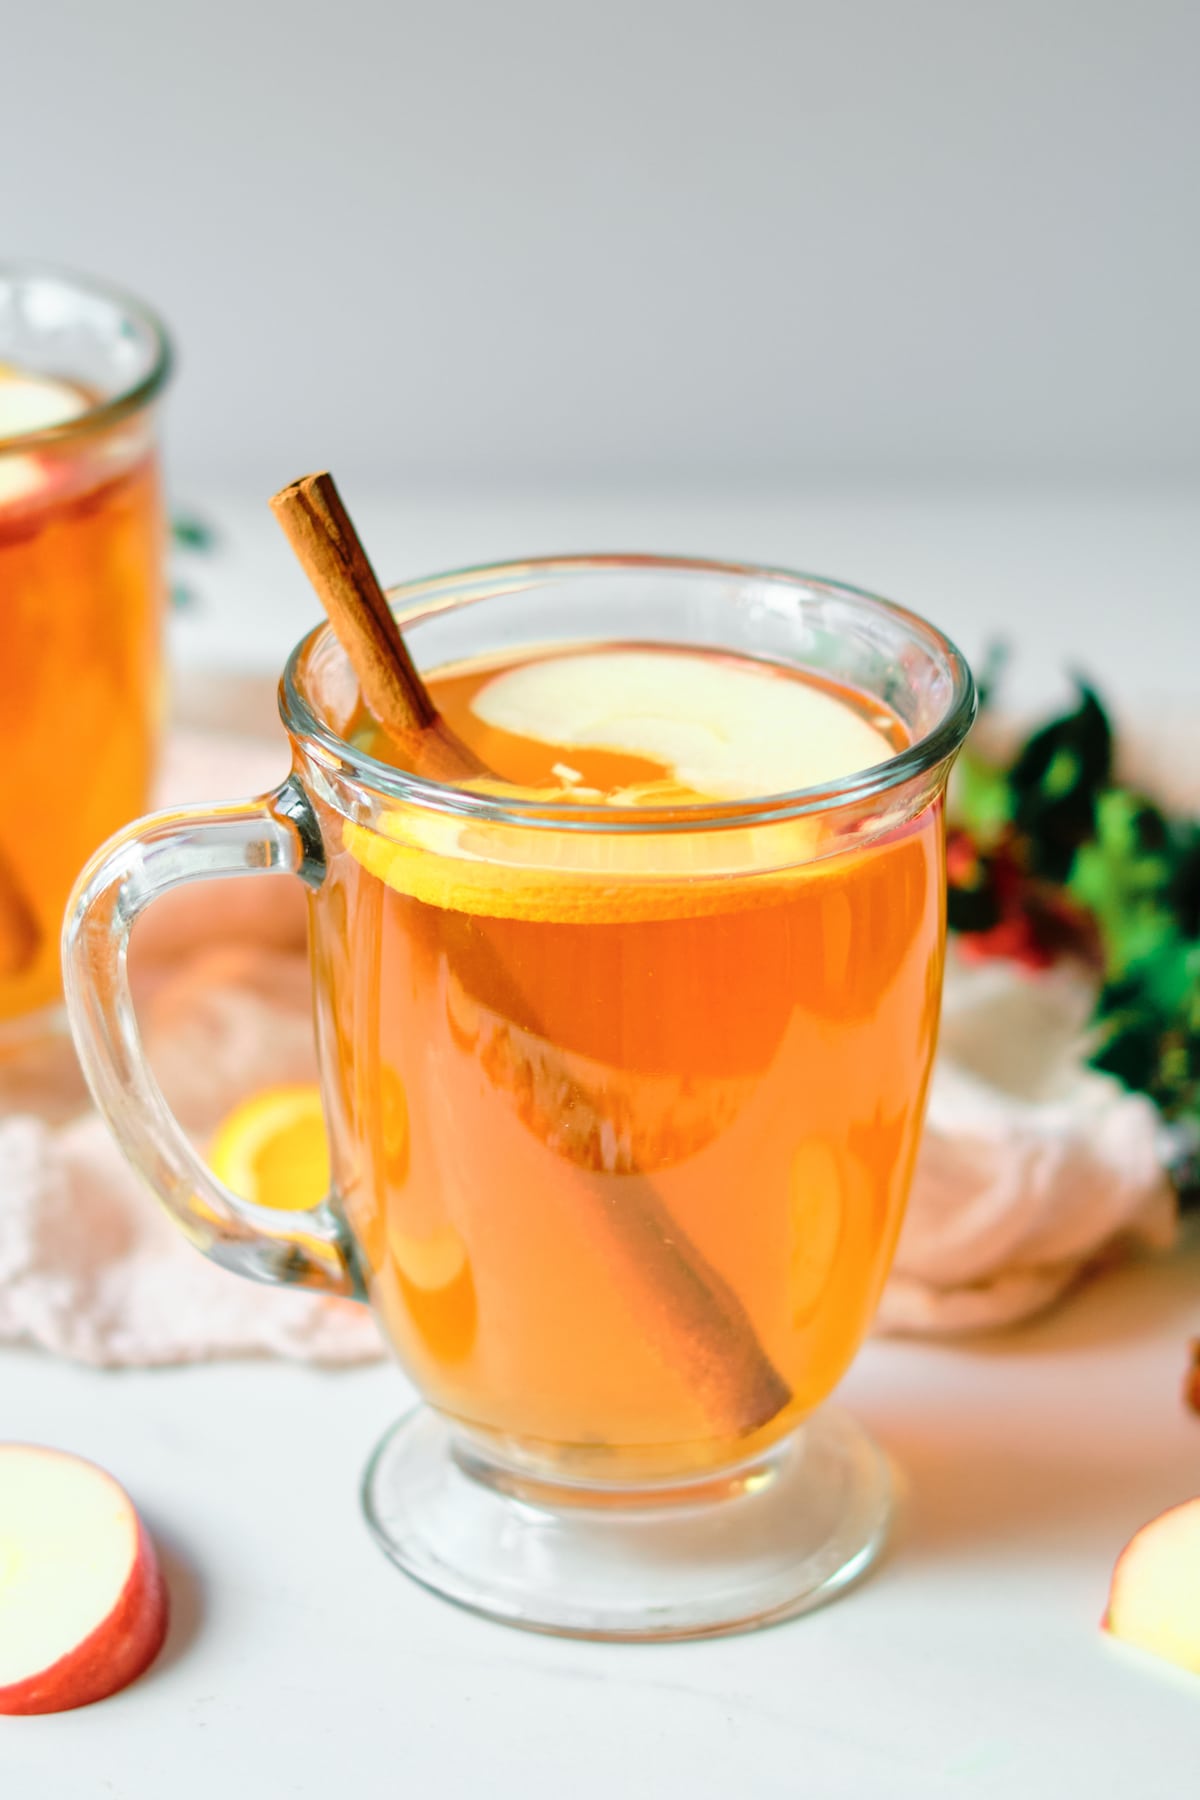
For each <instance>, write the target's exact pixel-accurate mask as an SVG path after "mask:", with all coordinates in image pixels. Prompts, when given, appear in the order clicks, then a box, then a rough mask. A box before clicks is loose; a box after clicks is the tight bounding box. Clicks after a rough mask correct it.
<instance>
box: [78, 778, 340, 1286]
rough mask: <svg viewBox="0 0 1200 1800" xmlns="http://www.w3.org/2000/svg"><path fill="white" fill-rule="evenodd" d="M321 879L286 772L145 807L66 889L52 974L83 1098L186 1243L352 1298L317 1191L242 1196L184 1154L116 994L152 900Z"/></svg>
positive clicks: (311, 827)
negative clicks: (300, 1205)
mask: <svg viewBox="0 0 1200 1800" xmlns="http://www.w3.org/2000/svg"><path fill="white" fill-rule="evenodd" d="M279 871H286V872H288V873H290V874H293V875H298V876H299V877H300V879H301V880H302V881H304V882H306V883H307V884H308V885H309V886H311V887H317V886H319V885H320V882H321V879H322V877H323V875H324V873H325V861H324V855H323V851H322V847H321V836H320V831H319V829H318V827H317V822H316V819H315V818H314V816H313V812H312V808H311V807H310V806H309V803H308V800H307V798H306V797H305V795H304V792H303V790H302V789H301V787H300V785H299V783H298V782H297V781H296V780H295V778H294V777H291V776H289V778H288V779H287V780H286V781H285V782H283V783H282V784H281V785H280V786H279V787H278V788H276V789H275V791H274V792H273V793H270V794H265V795H263V796H262V797H261V798H259V799H256V800H249V801H237V802H234V803H232V804H230V805H227V806H219V807H208V806H203V807H181V808H179V809H178V810H176V811H173V812H163V813H156V814H152V815H151V816H150V817H149V818H146V819H142V820H140V821H139V822H138V823H137V824H136V825H132V826H130V827H129V829H128V830H126V831H123V832H121V833H120V834H119V835H118V836H117V837H114V838H112V839H111V840H110V841H109V842H108V843H107V844H106V845H105V846H104V847H103V849H102V850H100V851H99V852H98V854H97V855H96V857H95V858H93V860H92V862H91V863H89V864H88V866H87V868H86V869H85V870H84V871H83V873H82V875H81V876H80V878H79V881H78V882H77V884H76V887H75V892H74V894H73V895H72V897H71V901H70V904H69V906H68V908H67V917H66V923H65V925H64V927H63V977H64V986H65V991H66V999H67V1011H68V1015H69V1017H70V1021H71V1030H72V1033H73V1035H74V1038H75V1047H76V1050H77V1051H78V1053H79V1060H80V1063H81V1065H82V1067H83V1072H84V1075H85V1076H86V1078H87V1083H88V1086H89V1087H90V1089H91V1091H92V1097H93V1099H94V1100H95V1102H96V1105H97V1107H98V1108H99V1110H100V1112H101V1113H102V1114H103V1115H104V1117H105V1119H106V1120H107V1121H108V1124H109V1126H110V1128H111V1129H112V1131H113V1132H114V1134H115V1135H116V1137H117V1139H118V1141H119V1143H120V1144H121V1146H122V1148H123V1150H124V1151H125V1154H126V1156H127V1157H128V1158H129V1160H130V1161H131V1162H132V1163H133V1165H134V1167H135V1168H136V1169H137V1170H138V1171H139V1173H140V1174H141V1175H142V1176H143V1177H144V1178H145V1180H146V1181H147V1182H148V1183H149V1184H150V1187H151V1188H152V1189H153V1191H154V1193H155V1194H156V1195H157V1196H158V1198H159V1199H160V1200H161V1201H162V1202H163V1204H164V1205H165V1206H166V1208H167V1210H168V1212H169V1213H170V1214H171V1216H172V1218H174V1219H175V1221H176V1223H177V1224H178V1225H180V1226H181V1227H182V1229H183V1230H184V1232H185V1233H186V1234H187V1236H188V1237H189V1238H190V1240H191V1241H192V1243H193V1244H195V1245H196V1247H197V1248H198V1249H200V1250H203V1251H204V1253H205V1255H206V1256H210V1257H211V1258H212V1259H213V1261H214V1262H217V1263H220V1264H221V1265H222V1267H224V1268H226V1269H233V1270H235V1271H236V1272H237V1273H238V1274H239V1275H248V1276H250V1277H251V1278H252V1279H254V1280H256V1281H270V1282H282V1283H285V1284H287V1285H290V1286H296V1287H305V1288H316V1289H319V1290H321V1291H322V1292H324V1293H328V1294H342V1295H348V1296H351V1297H353V1298H355V1299H362V1298H363V1287H362V1283H361V1281H360V1279H359V1276H358V1273H357V1267H356V1263H355V1258H354V1252H353V1248H352V1245H351V1240H350V1236H349V1233H348V1231H347V1230H346V1227H345V1225H344V1223H343V1222H342V1219H341V1217H340V1215H339V1213H338V1211H337V1209H336V1207H335V1206H334V1204H333V1203H332V1201H331V1200H330V1199H328V1198H327V1199H325V1200H323V1201H322V1202H321V1203H320V1205H319V1206H316V1207H313V1208H311V1209H310V1210H308V1211H305V1212H283V1211H278V1210H276V1209H275V1208H274V1207H265V1206H255V1205H253V1204H252V1203H251V1202H249V1201H246V1200H241V1199H239V1198H238V1196H237V1195H236V1194H234V1193H232V1192H231V1191H230V1189H229V1188H227V1187H226V1186H225V1184H224V1183H223V1182H221V1181H218V1180H217V1178H216V1176H215V1175H214V1174H213V1173H212V1171H211V1169H209V1168H208V1167H206V1165H205V1163H204V1161H203V1159H202V1158H201V1157H200V1156H198V1155H197V1153H196V1151H195V1150H194V1149H193V1147H192V1145H191V1143H190V1142H189V1140H188V1138H187V1136H186V1134H185V1133H184V1131H183V1128H182V1126H181V1125H180V1124H179V1121H178V1120H177V1119H176V1118H175V1116H174V1114H173V1113H172V1112H171V1110H170V1108H169V1107H168V1105H167V1103H166V1100H165V1099H164V1097H163V1094H162V1090H161V1089H160V1087H159V1085H158V1083H157V1081H156V1080H155V1078H154V1076H153V1074H152V1073H151V1070H150V1066H149V1064H148V1063H147V1061H146V1056H145V1051H144V1049H143V1047H142V1041H141V1037H140V1034H139V1032H138V1027H137V1019H136V1017H135V1014H134V1008H133V996H132V994H131V992H130V988H129V973H128V966H127V962H128V950H129V934H130V932H131V931H132V929H133V925H134V922H135V920H137V919H138V918H139V917H140V916H141V914H142V913H143V912H145V910H146V908H147V907H148V906H149V905H151V903H152V902H153V901H155V900H157V899H159V898H161V896H162V895H163V894H167V893H170V892H171V891H172V890H173V889H175V888H178V887H183V886H184V885H185V884H186V883H188V882H191V881H212V880H218V879H222V878H224V877H226V876H231V875H263V874H272V873H276V872H279Z"/></svg>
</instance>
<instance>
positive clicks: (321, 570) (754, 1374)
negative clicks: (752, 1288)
mask: <svg viewBox="0 0 1200 1800" xmlns="http://www.w3.org/2000/svg"><path fill="white" fill-rule="evenodd" d="M271 510H272V511H273V512H274V514H275V517H276V518H277V519H278V520H279V522H280V524H281V525H282V527H283V529H284V531H285V533H286V534H287V537H288V541H289V542H290V543H291V545H292V548H293V550H294V551H295V552H296V555H297V557H298V558H299V560H300V563H301V565H302V567H303V568H304V571H305V573H306V574H307V576H308V578H309V580H310V581H311V582H312V585H313V587H314V589H315V590H316V593H317V596H318V598H319V599H320V601H321V604H322V605H323V607H324V608H325V611H326V613H327V614H328V615H329V620H330V623H331V625H332V626H333V629H334V632H335V633H336V635H337V638H338V641H339V642H340V644H341V646H342V648H343V650H344V651H345V652H346V655H347V657H348V658H349V660H350V663H351V665H352V667H353V669H354V672H355V674H356V675H357V676H358V682H359V687H360V689H361V690H362V695H363V699H364V701H365V702H366V704H367V706H368V708H369V709H370V711H371V712H372V713H374V715H375V717H376V718H377V719H378V721H379V723H380V724H381V725H382V726H383V727H384V729H385V730H386V731H387V732H388V734H389V736H391V737H393V738H395V739H397V740H398V741H399V743H400V744H401V746H402V747H403V748H404V750H405V752H406V755H407V756H408V758H409V759H410V760H411V763H412V766H413V769H414V772H415V773H417V774H420V775H427V776H429V777H430V778H431V779H434V780H443V781H455V780H461V779H465V778H468V777H470V776H472V775H474V776H479V775H481V774H487V773H489V771H488V770H486V769H485V768H484V765H483V764H482V763H481V762H480V760H479V758H478V757H477V756H476V755H475V753H474V751H472V750H471V749H470V748H469V746H467V745H466V744H464V743H463V741H462V739H461V738H459V737H457V736H456V735H455V734H454V733H453V732H452V731H451V730H450V728H449V727H448V726H447V725H446V723H445V721H444V720H443V719H442V717H441V715H440V713H439V712H438V710H437V707H436V706H435V704H434V702H433V699H432V697H431V695H430V693H429V690H428V689H427V688H426V686H425V684H424V682H423V681H422V680H421V677H420V675H419V674H418V673H417V670H416V667H415V665H414V663H413V661H412V658H411V657H410V655H409V653H408V647H407V645H406V644H405V642H404V638H403V636H402V634H401V631H400V627H399V626H398V625H397V623H396V620H395V617H394V615H393V613H392V610H391V608H390V607H389V605H388V602H387V597H386V595H385V594H384V592H383V589H382V588H381V587H380V585H379V582H378V580H377V579H376V576H375V572H374V570H373V569H372V567H371V564H370V561H369V559H368V557H367V554H366V551H365V550H364V549H363V546H362V543H361V542H360V540H359V537H358V533H357V532H356V531H355V529H354V525H353V523H352V521H351V519H350V517H349V514H348V513H347V512H346V509H345V507H344V506H343V505H342V501H341V498H340V496H339V494H338V491H337V488H336V487H335V486H334V482H333V477H332V476H331V475H329V474H328V473H322V474H317V475H306V476H304V477H303V478H302V479H301V480H299V481H294V482H292V483H291V484H290V485H289V486H288V487H285V488H282V489H281V490H280V492H279V493H277V494H276V495H275V496H274V497H273V499H272V500H271ZM578 1098H579V1096H578V1095H575V1094H572V1093H569V1092H568V1093H567V1095H566V1100H567V1103H568V1104H573V1103H574V1102H575V1101H576V1100H577V1099H578ZM590 1103H591V1107H592V1110H593V1112H594V1113H595V1114H596V1116H597V1118H599V1117H600V1115H601V1113H602V1109H603V1105H604V1099H603V1096H602V1095H599V1094H598V1095H595V1096H591V1097H590ZM533 1123H537V1124H538V1125H539V1126H540V1127H541V1128H542V1130H543V1132H544V1128H545V1125H546V1122H545V1121H544V1120H542V1121H531V1125H532V1124H533ZM626 1174H627V1177H628V1176H634V1177H636V1178H637V1179H635V1180H633V1181H630V1180H629V1179H626V1180H625V1181H624V1182H623V1183H622V1189H623V1191H622V1196H621V1201H620V1203H619V1205H618V1206H616V1207H607V1206H606V1207H604V1208H601V1209H595V1208H589V1211H590V1212H591V1215H592V1219H593V1223H594V1225H595V1228H596V1229H597V1230H599V1231H600V1232H602V1233H604V1234H605V1235H606V1239H610V1240H611V1242H610V1243H609V1244H608V1248H609V1250H610V1251H611V1257H610V1258H609V1260H610V1262H611V1263H612V1264H613V1265H614V1266H616V1267H619V1268H621V1269H622V1271H623V1272H624V1274H625V1276H626V1278H627V1279H628V1280H629V1284H630V1290H631V1298H632V1300H633V1302H634V1304H635V1306H636V1308H637V1311H638V1314H639V1316H640V1318H641V1320H642V1322H643V1329H644V1330H645V1331H646V1333H647V1335H648V1336H649V1337H650V1338H651V1340H652V1341H654V1342H656V1343H658V1344H659V1345H660V1346H661V1348H662V1349H663V1351H664V1353H665V1354H666V1355H668V1357H669V1359H670V1360H671V1361H673V1362H674V1363H675V1364H676V1366H678V1367H679V1368H681V1369H682V1370H683V1372H684V1373H685V1374H686V1376H687V1378H688V1379H689V1381H690V1383H691V1385H692V1387H693V1389H694V1391H695V1392H696V1394H697V1395H698V1397H699V1398H700V1400H701V1402H702V1404H703V1405H704V1406H705V1407H706V1409H707V1410H708V1412H709V1415H710V1417H712V1419H713V1421H714V1423H715V1424H716V1425H717V1427H718V1428H719V1429H720V1430H721V1431H724V1432H729V1433H731V1434H736V1435H746V1434H748V1433H750V1432H752V1431H757V1430H759V1429H760V1428H761V1427H762V1426H764V1425H766V1424H768V1423H769V1422H770V1421H771V1420H772V1419H773V1418H775V1417H776V1416H777V1415H778V1414H779V1413H780V1412H781V1411H782V1410H783V1408H784V1407H785V1406H786V1405H787V1404H788V1401H789V1400H790V1399H791V1391H790V1389H789V1388H788V1386H787V1383H786V1382H785V1381H784V1380H783V1377H782V1376H781V1375H780V1374H779V1372H778V1370H777V1369H776V1368H775V1366H774V1364H773V1363H772V1361H771V1359H770V1357H769V1356H768V1355H767V1353H766V1351H765V1350H764V1349H763V1347H762V1345H761V1344H760V1343H759V1341H758V1336H757V1334H756V1332H755V1330H754V1326H753V1323H752V1321H751V1319H750V1316H749V1314H748V1313H747V1312H746V1310H745V1308H744V1307H743V1306H742V1304H741V1302H740V1300H739V1299H738V1298H737V1296H736V1294H735V1293H734V1292H733V1290H732V1288H730V1286H729V1284H728V1283H727V1282H726V1281H725V1279H724V1277H723V1276H722V1275H721V1274H720V1273H719V1271H718V1270H716V1269H714V1268H713V1267H712V1265H711V1264H710V1263H709V1261H708V1260H707V1258H706V1257H705V1256H704V1254H703V1253H702V1251H701V1250H700V1249H699V1248H698V1246H697V1245H695V1244H693V1243H692V1242H691V1241H690V1239H689V1238H688V1237H687V1236H686V1235H685V1234H684V1233H683V1232H682V1231H681V1230H680V1229H679V1227H678V1225H677V1224H676V1223H675V1221H674V1219H673V1218H672V1217H671V1215H670V1213H669V1211H668V1210H667V1208H666V1207H665V1206H664V1205H663V1202H662V1200H661V1199H660V1197H659V1196H658V1195H657V1193H655V1191H654V1189H653V1186H652V1185H651V1183H650V1182H649V1180H648V1179H647V1178H646V1177H645V1176H641V1175H640V1174H639V1172H638V1171H637V1170H636V1169H630V1170H628V1171H627V1172H626Z"/></svg>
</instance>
